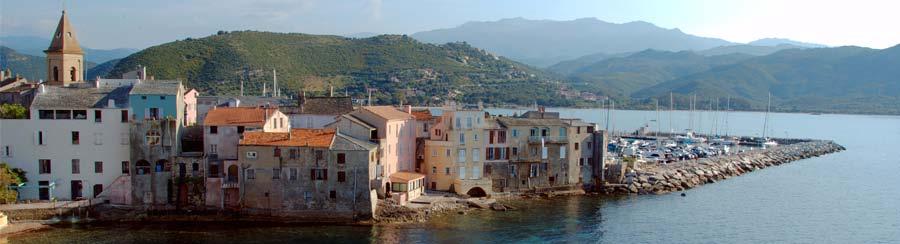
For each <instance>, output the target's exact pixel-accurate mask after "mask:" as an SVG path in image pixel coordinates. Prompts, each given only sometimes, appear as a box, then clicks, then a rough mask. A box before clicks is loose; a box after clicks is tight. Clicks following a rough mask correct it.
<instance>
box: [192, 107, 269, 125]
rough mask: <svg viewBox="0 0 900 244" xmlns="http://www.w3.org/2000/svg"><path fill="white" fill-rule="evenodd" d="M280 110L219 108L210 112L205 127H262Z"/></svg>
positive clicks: (204, 122) (204, 123) (205, 120)
mask: <svg viewBox="0 0 900 244" xmlns="http://www.w3.org/2000/svg"><path fill="white" fill-rule="evenodd" d="M275 111H278V109H275V108H259V107H217V108H215V109H212V110H209V112H208V113H207V114H206V119H204V120H203V125H207V126H209V125H251V126H261V125H263V124H265V123H266V119H268V118H269V117H272V115H274V114H275Z"/></svg>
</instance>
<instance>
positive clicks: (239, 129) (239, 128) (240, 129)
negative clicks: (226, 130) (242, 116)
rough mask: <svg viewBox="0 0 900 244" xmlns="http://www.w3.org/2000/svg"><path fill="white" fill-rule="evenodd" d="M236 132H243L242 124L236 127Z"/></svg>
mask: <svg viewBox="0 0 900 244" xmlns="http://www.w3.org/2000/svg"><path fill="white" fill-rule="evenodd" d="M237 133H238V134H244V127H243V126H238V127H237Z"/></svg>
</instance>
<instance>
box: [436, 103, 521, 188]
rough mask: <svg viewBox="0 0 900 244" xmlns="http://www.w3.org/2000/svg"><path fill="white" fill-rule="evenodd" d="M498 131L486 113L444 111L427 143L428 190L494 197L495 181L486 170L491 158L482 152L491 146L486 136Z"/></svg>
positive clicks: (477, 111) (458, 110)
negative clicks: (492, 181) (492, 184)
mask: <svg viewBox="0 0 900 244" xmlns="http://www.w3.org/2000/svg"><path fill="white" fill-rule="evenodd" d="M496 129H499V127H498V126H497V125H496V122H494V121H493V120H492V119H490V117H489V116H487V115H486V113H485V112H484V111H483V110H477V109H476V110H462V109H454V110H449V109H448V110H444V111H443V113H442V114H441V117H440V119H439V122H437V123H436V124H435V125H434V126H433V127H432V128H431V133H430V134H431V138H430V139H429V140H426V141H425V148H426V149H425V151H426V155H425V160H424V161H425V168H426V171H427V173H428V177H427V182H428V184H429V185H428V188H429V189H431V190H439V191H450V192H456V193H458V194H467V195H470V196H485V195H489V194H491V191H492V187H491V179H490V178H489V177H485V175H489V174H486V172H484V171H483V169H485V166H486V164H485V161H486V160H485V159H486V157H485V156H487V155H484V154H482V153H483V152H484V151H483V150H486V149H487V148H488V147H486V146H487V145H489V143H488V142H485V140H487V139H488V138H485V137H484V135H486V134H487V132H489V131H493V130H496ZM504 149H505V148H504ZM492 152H493V151H492ZM491 159H492V160H493V158H491ZM488 168H490V167H488Z"/></svg>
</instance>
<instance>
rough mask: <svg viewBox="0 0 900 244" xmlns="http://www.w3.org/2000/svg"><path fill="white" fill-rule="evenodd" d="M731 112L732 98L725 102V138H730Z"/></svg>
mask: <svg viewBox="0 0 900 244" xmlns="http://www.w3.org/2000/svg"><path fill="white" fill-rule="evenodd" d="M729 112H731V96H728V99H727V100H725V136H728V115H729Z"/></svg>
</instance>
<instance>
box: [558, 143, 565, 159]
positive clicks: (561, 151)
mask: <svg viewBox="0 0 900 244" xmlns="http://www.w3.org/2000/svg"><path fill="white" fill-rule="evenodd" d="M559 158H566V146H564V145H563V146H559Z"/></svg>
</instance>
